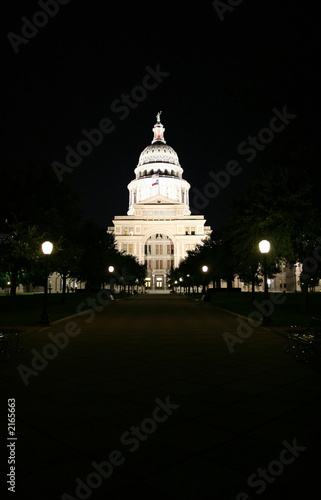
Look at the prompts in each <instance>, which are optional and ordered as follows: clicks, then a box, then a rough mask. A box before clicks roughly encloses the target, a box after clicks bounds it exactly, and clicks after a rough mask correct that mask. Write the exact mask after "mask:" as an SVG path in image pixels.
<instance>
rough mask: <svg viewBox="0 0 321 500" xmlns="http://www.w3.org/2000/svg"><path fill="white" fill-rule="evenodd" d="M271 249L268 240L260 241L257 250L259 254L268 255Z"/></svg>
mask: <svg viewBox="0 0 321 500" xmlns="http://www.w3.org/2000/svg"><path fill="white" fill-rule="evenodd" d="M270 248H271V245H270V242H269V241H268V240H262V241H260V243H259V249H260V252H261V253H269V251H270Z"/></svg>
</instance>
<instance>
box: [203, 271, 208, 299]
mask: <svg viewBox="0 0 321 500" xmlns="http://www.w3.org/2000/svg"><path fill="white" fill-rule="evenodd" d="M202 271H203V273H204V274H205V273H207V271H208V267H207V266H202ZM202 293H205V277H203V291H202Z"/></svg>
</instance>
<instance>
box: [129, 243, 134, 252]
mask: <svg viewBox="0 0 321 500" xmlns="http://www.w3.org/2000/svg"><path fill="white" fill-rule="evenodd" d="M133 247H134V245H133V244H132V243H130V244H129V245H128V253H133V251H134V248H133Z"/></svg>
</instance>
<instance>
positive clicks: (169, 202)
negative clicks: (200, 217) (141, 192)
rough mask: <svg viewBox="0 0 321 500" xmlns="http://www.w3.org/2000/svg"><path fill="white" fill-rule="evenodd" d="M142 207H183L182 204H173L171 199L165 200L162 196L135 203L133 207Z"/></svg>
mask: <svg viewBox="0 0 321 500" xmlns="http://www.w3.org/2000/svg"><path fill="white" fill-rule="evenodd" d="M142 205H183V203H179V202H178V201H176V202H175V201H173V200H172V199H171V198H167V197H166V196H164V195H162V194H156V195H155V196H151V197H150V198H148V199H147V200H143V201H140V202H139V203H135V205H134V206H142Z"/></svg>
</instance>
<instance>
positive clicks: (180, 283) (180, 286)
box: [178, 278, 183, 293]
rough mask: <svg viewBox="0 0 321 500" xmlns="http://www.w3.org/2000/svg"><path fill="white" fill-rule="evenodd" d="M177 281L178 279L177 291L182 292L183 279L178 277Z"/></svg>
mask: <svg viewBox="0 0 321 500" xmlns="http://www.w3.org/2000/svg"><path fill="white" fill-rule="evenodd" d="M178 281H179V293H182V281H183V278H179V279H178Z"/></svg>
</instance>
